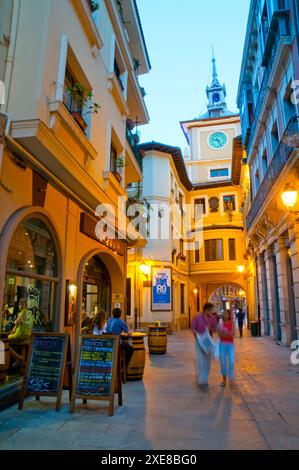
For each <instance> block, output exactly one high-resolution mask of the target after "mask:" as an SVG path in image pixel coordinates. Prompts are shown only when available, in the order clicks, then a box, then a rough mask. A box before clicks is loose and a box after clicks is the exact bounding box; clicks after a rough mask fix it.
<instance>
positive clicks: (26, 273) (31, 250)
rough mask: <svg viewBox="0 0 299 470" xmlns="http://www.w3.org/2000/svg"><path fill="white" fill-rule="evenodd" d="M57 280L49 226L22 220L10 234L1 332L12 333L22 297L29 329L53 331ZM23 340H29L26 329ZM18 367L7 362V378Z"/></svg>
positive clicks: (53, 247)
mask: <svg viewBox="0 0 299 470" xmlns="http://www.w3.org/2000/svg"><path fill="white" fill-rule="evenodd" d="M58 281H59V279H58V259H57V251H56V245H55V242H54V237H53V235H52V232H51V229H50V228H49V227H48V226H47V225H46V223H45V222H44V221H43V220H42V219H39V218H37V217H32V218H28V219H26V220H24V221H23V222H22V223H21V224H20V225H19V226H18V228H17V229H16V231H15V233H14V234H13V237H12V240H11V243H10V247H9V250H8V256H7V263H6V276H5V286H4V298H3V305H4V310H3V312H2V316H1V333H2V334H5V335H9V334H10V333H11V331H12V329H13V327H14V324H15V321H16V319H17V317H18V315H19V313H20V301H21V300H23V299H24V300H25V301H26V304H27V307H26V308H27V309H28V310H30V311H31V314H32V315H31V319H32V325H31V326H30V327H32V330H31V331H32V332H50V331H55V330H56V328H57V324H58V322H57V318H56V315H55V312H56V302H57V285H58ZM22 308H24V303H23V307H22ZM29 334H30V332H29ZM21 335H22V333H20V336H19V337H18V341H19V342H21ZM25 340H26V341H27V342H28V332H26V338H25V339H24V342H25ZM20 370H21V365H20V364H17V363H16V364H14V366H12V365H10V368H9V372H8V379H7V381H8V382H9V381H10V378H12V377H16V376H17V375H18V372H20Z"/></svg>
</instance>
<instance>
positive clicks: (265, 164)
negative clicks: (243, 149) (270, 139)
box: [262, 149, 268, 176]
mask: <svg viewBox="0 0 299 470" xmlns="http://www.w3.org/2000/svg"><path fill="white" fill-rule="evenodd" d="M262 164H263V175H264V176H265V174H266V172H267V170H268V157H267V150H266V149H265V150H264V152H263V156H262Z"/></svg>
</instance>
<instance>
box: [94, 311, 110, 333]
mask: <svg viewBox="0 0 299 470" xmlns="http://www.w3.org/2000/svg"><path fill="white" fill-rule="evenodd" d="M106 328H107V322H106V313H105V312H103V311H100V312H98V313H96V314H95V316H94V317H93V320H92V334H93V335H102V334H103V333H106Z"/></svg>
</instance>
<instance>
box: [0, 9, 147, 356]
mask: <svg viewBox="0 0 299 470" xmlns="http://www.w3.org/2000/svg"><path fill="white" fill-rule="evenodd" d="M0 17H1V26H0V28H1V30H0V33H1V37H5V38H7V40H5V41H3V42H2V41H1V45H0V52H1V53H0V59H1V61H0V74H1V75H0V80H2V81H3V82H4V84H5V102H4V104H3V105H2V106H1V121H0V122H1V154H0V201H1V212H0V233H1V236H0V260H1V261H0V266H1V267H0V315H2V326H3V325H4V327H5V323H7V320H8V319H9V316H10V315H12V314H13V312H14V309H17V306H18V302H19V300H20V299H21V298H26V299H27V302H28V307H29V308H30V309H31V310H32V312H33V313H34V315H35V317H36V323H37V324H39V321H38V320H39V319H40V318H43V319H44V321H43V322H40V324H39V326H40V327H41V328H42V323H43V324H44V323H46V324H47V328H48V329H49V331H57V332H69V333H70V336H71V344H72V348H73V349H74V347H75V344H76V343H77V338H78V336H79V334H80V332H81V315H82V312H85V313H86V315H87V317H91V316H92V315H93V314H94V313H95V312H97V311H99V310H105V311H106V312H107V314H108V315H109V314H110V312H111V308H112V307H113V306H114V305H119V306H120V307H121V308H122V309H123V310H124V311H125V308H126V297H125V295H126V265H127V245H128V241H129V240H128V239H127V237H126V220H125V222H124V223H123V220H122V223H121V220H120V218H121V217H120V216H118V214H119V212H118V208H119V204H118V199H119V197H122V198H123V199H122V200H126V198H127V194H126V187H127V185H128V184H131V183H135V182H139V181H141V180H142V157H141V154H140V152H139V150H138V147H137V144H138V131H137V129H136V126H134V123H135V121H138V123H139V124H146V123H148V121H149V116H148V112H147V109H146V105H145V101H144V95H145V93H144V90H143V89H142V88H141V87H140V85H139V82H138V77H139V75H140V74H144V73H148V72H149V70H150V62H149V58H148V53H147V49H146V44H145V40H144V36H143V32H142V26H141V22H140V17H139V13H138V9H137V4H136V1H135V0H128V1H127V2H125V5H123V6H122V4H121V3H120V2H118V1H116V0H115V1H114V0H112V1H111V0H107V1H100V2H91V1H89V0H71V1H68V0H60V1H58V2H53V1H51V0H44V1H43V2H40V1H38V0H26V1H23V0H6V1H4V2H1V4H0ZM37 44H38V47H36V45H37ZM134 127H135V128H134ZM100 204H105V205H106V206H107V208H108V209H107V211H108V212H109V215H111V217H112V216H113V214H115V220H116V227H117V228H116V236H118V237H119V238H120V239H117V240H114V239H113V236H112V235H114V233H113V227H112V226H109V224H108V228H107V227H106V228H107V233H106V234H104V235H103V234H98V233H96V230H95V228H96V225H97V222H98V220H99V218H97V217H96V212H97V207H98V206H99V205H100ZM110 213H111V214H110ZM110 220H113V218H111V219H110ZM110 230H111V231H110Z"/></svg>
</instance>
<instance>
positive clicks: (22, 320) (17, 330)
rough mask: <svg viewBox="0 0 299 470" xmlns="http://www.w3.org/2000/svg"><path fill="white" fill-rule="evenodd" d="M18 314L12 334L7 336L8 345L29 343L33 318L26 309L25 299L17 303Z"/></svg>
mask: <svg viewBox="0 0 299 470" xmlns="http://www.w3.org/2000/svg"><path fill="white" fill-rule="evenodd" d="M19 309H20V313H19V315H18V318H17V319H16V322H15V325H14V327H13V330H12V332H11V333H10V335H9V336H8V339H9V342H10V344H12V345H13V344H16V345H17V344H20V343H27V342H28V343H29V341H30V338H31V335H32V330H33V326H34V316H33V314H32V312H31V311H30V310H29V309H28V308H27V299H21V300H20V302H19Z"/></svg>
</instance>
